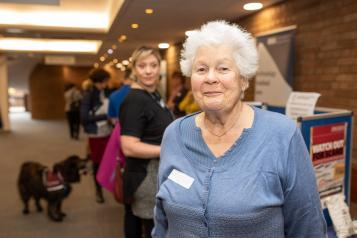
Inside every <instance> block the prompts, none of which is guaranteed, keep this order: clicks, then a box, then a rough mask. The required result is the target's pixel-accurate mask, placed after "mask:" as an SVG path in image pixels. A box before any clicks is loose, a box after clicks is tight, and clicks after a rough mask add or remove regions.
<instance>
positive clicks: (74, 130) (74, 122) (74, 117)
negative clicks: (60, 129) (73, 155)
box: [66, 111, 80, 139]
mask: <svg viewBox="0 0 357 238" xmlns="http://www.w3.org/2000/svg"><path fill="white" fill-rule="evenodd" d="M66 116H67V122H68V127H69V134H70V137H71V138H72V139H78V138H79V128H80V127H79V124H80V119H79V111H68V112H66Z"/></svg>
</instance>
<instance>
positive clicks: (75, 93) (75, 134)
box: [64, 83, 82, 140]
mask: <svg viewBox="0 0 357 238" xmlns="http://www.w3.org/2000/svg"><path fill="white" fill-rule="evenodd" d="M81 99H82V95H81V92H80V91H79V90H78V89H77V88H76V86H75V85H74V84H72V83H70V84H67V85H66V86H65V92H64V101H65V112H66V117H67V121H68V126H69V133H70V137H71V138H72V139H75V140H78V139H79V129H80V127H79V124H80V119H79V109H80V104H81Z"/></svg>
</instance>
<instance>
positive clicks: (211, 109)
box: [201, 103, 224, 112]
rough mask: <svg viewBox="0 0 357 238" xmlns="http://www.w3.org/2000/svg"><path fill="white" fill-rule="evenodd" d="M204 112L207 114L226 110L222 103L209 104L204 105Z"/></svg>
mask: <svg viewBox="0 0 357 238" xmlns="http://www.w3.org/2000/svg"><path fill="white" fill-rule="evenodd" d="M201 108H202V111H205V112H215V111H220V110H222V109H224V105H223V104H222V103H209V104H207V103H206V104H203V105H202V107H201Z"/></svg>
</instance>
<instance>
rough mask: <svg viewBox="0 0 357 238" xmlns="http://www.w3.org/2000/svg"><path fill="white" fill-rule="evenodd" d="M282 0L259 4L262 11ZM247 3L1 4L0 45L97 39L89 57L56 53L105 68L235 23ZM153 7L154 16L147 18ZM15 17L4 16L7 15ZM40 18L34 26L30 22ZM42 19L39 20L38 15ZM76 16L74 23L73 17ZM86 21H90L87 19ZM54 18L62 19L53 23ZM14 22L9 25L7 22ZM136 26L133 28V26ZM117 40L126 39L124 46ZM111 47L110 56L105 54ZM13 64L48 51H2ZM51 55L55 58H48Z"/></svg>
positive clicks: (75, 0)
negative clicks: (212, 25) (14, 40)
mask: <svg viewBox="0 0 357 238" xmlns="http://www.w3.org/2000/svg"><path fill="white" fill-rule="evenodd" d="M280 1H282V0H260V1H259V2H261V3H263V5H264V7H267V6H270V5H272V4H275V3H277V2H280ZM247 2H251V1H249V0H0V40H1V39H5V38H8V37H21V38H36V39H43V38H44V39H76V40H77V39H87V40H100V41H102V44H101V46H100V47H99V50H98V51H97V53H93V54H83V53H80V54H78V53H77V54H69V53H65V54H64V53H55V54H56V55H66V56H67V57H68V56H71V57H72V56H73V57H74V58H75V61H73V62H72V63H74V64H76V65H93V63H95V62H98V63H100V61H99V58H100V57H101V56H103V55H104V56H105V57H106V60H105V61H104V62H103V63H108V62H110V61H111V60H113V59H118V60H119V62H120V61H122V60H124V59H128V58H129V57H130V54H131V53H132V51H133V50H134V49H135V48H136V47H139V46H141V45H149V46H154V47H157V44H158V43H160V42H167V43H169V44H175V43H177V42H181V41H183V40H184V38H185V34H184V33H185V31H187V30H193V29H195V28H197V27H199V26H200V25H202V24H203V23H205V22H207V21H209V20H217V19H225V20H236V19H238V18H241V17H244V16H246V15H248V14H251V13H254V12H249V11H245V10H244V9H243V5H244V4H245V3H247ZM147 8H151V9H153V10H154V13H153V14H150V15H149V14H145V9H147ZM11 11H12V12H15V13H16V17H7V15H6V14H8V12H11ZM43 12H45V13H43ZM30 14H34V15H36V17H38V16H40V17H39V19H37V21H35V20H33V19H35V18H36V17H31V16H34V15H30ZM41 14H42V15H41ZM72 17H74V18H72ZM87 17H88V18H87ZM52 18H53V19H60V20H61V21H60V24H59V23H53V22H52ZM9 19H10V20H15V21H14V22H11V21H10V20H9ZM132 23H137V24H139V28H137V29H132V28H131V24H132ZM120 35H126V36H127V39H126V40H125V41H123V42H119V41H118V37H119V36H120ZM113 47H114V52H113V53H112V54H108V53H107V50H108V49H110V48H113ZM1 54H2V55H5V56H7V57H8V59H9V61H11V60H21V59H22V58H29V57H33V58H35V57H36V58H43V57H44V56H45V55H48V52H45V53H39V52H37V51H31V52H23V51H9V50H2V51H0V55H1ZM51 55H54V53H51Z"/></svg>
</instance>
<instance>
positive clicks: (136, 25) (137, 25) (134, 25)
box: [131, 23, 139, 29]
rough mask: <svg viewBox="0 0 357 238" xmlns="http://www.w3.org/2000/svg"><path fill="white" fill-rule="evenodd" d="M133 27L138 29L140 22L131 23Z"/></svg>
mask: <svg viewBox="0 0 357 238" xmlns="http://www.w3.org/2000/svg"><path fill="white" fill-rule="evenodd" d="M131 28H133V29H137V28H139V24H137V23H133V24H131Z"/></svg>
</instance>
